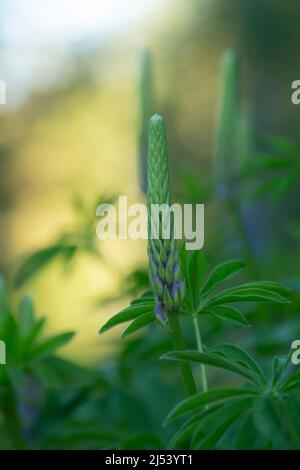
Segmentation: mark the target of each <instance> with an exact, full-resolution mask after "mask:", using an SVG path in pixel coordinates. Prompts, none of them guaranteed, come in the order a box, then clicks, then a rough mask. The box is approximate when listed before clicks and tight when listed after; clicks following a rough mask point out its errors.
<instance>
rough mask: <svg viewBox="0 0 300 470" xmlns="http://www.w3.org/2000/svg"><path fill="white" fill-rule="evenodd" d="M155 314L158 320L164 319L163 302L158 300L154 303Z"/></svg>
mask: <svg viewBox="0 0 300 470" xmlns="http://www.w3.org/2000/svg"><path fill="white" fill-rule="evenodd" d="M155 315H156V317H157V318H158V320H160V321H164V320H165V309H164V304H163V302H158V303H157V304H156V305H155Z"/></svg>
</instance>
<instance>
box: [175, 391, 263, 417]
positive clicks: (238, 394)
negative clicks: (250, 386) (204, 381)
mask: <svg viewBox="0 0 300 470" xmlns="http://www.w3.org/2000/svg"><path fill="white" fill-rule="evenodd" d="M255 395H256V392H254V391H251V390H239V389H235V388H228V389H220V390H210V391H208V392H204V393H201V394H199V395H193V396H192V397H189V398H187V399H186V400H183V401H182V402H181V403H179V404H178V405H177V406H176V407H175V408H174V409H173V410H172V411H171V412H170V413H169V415H168V416H167V418H166V423H167V422H170V421H172V420H174V419H177V418H180V417H181V416H183V415H185V414H186V413H190V412H195V411H196V410H199V408H202V407H203V406H205V405H209V404H211V403H216V402H220V401H226V400H229V399H233V398H245V397H249V396H255Z"/></svg>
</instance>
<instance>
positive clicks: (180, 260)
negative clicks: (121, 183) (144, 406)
mask: <svg viewBox="0 0 300 470" xmlns="http://www.w3.org/2000/svg"><path fill="white" fill-rule="evenodd" d="M147 184H148V188H147V197H148V231H149V236H148V257H149V278H150V285H151V291H147V292H145V293H144V294H143V295H141V296H140V297H139V298H137V299H134V300H133V301H132V302H131V304H130V306H129V307H127V308H125V309H124V310H122V311H121V312H119V313H117V314H116V315H114V316H113V317H112V318H110V319H109V320H108V321H107V322H106V323H105V324H104V325H103V326H102V328H101V329H100V333H104V332H106V331H107V330H109V329H111V328H113V327H115V326H117V325H120V324H123V323H127V322H129V321H131V323H129V325H128V326H127V327H126V328H125V330H124V331H123V333H122V337H123V338H124V337H127V336H128V335H130V334H132V333H135V332H137V331H139V330H140V329H141V328H143V327H146V326H147V325H150V324H151V323H153V322H155V321H156V322H158V324H159V325H162V326H163V327H164V328H165V329H166V331H167V332H168V333H169V334H171V336H172V339H173V344H174V347H175V351H171V352H169V353H167V354H165V355H164V356H163V357H162V359H164V360H168V361H169V360H172V361H177V362H178V364H179V366H180V369H181V373H182V377H183V383H184V386H185V390H186V394H187V395H188V397H187V398H186V399H185V400H184V401H183V402H181V403H180V404H179V405H177V406H176V407H175V408H174V410H173V411H172V412H171V413H170V415H169V417H168V420H167V422H168V421H169V420H171V419H172V420H173V419H175V418H177V417H181V416H185V415H187V417H188V420H187V421H186V422H185V423H184V424H183V426H182V427H181V428H180V429H179V430H178V431H177V433H176V435H175V436H174V438H173V439H172V440H171V442H170V444H169V447H172V448H173V447H175V448H177V447H180V446H182V445H184V446H185V448H193V449H194V448H196V449H210V448H215V447H216V446H217V444H218V442H219V440H220V439H221V438H222V437H223V434H224V433H226V431H227V430H228V429H229V428H230V427H231V426H232V425H233V424H235V423H236V422H238V420H239V419H246V420H247V419H249V420H251V426H252V427H253V429H254V432H256V428H255V426H256V424H255V423H256V422H255V420H258V421H257V422H259V419H258V418H257V416H258V417H259V415H260V412H261V411H260V410H261V409H262V408H264V407H267V408H268V407H271V408H272V410H273V407H275V408H276V413H279V418H280V420H281V419H283V420H284V419H285V417H284V416H283V415H284V413H286V410H284V411H282V406H281V405H282V404H281V402H280V400H281V396H282V398H284V399H286V400H288V401H289V400H290V401H289V405H290V406H294V404H293V403H292V401H291V400H292V398H291V397H289V396H287V395H286V384H289V383H290V382H291V383H292V384H293V387H295V388H297V387H299V384H300V382H299V380H298V375H299V374H298V373H296V374H294V375H290V378H286V369H287V366H288V364H289V362H288V361H289V360H288V359H287V360H285V361H284V367H281V360H280V359H278V358H275V361H274V366H273V370H274V376H273V378H272V379H271V380H269V379H268V378H267V376H266V375H265V373H264V372H263V371H262V369H261V368H260V366H259V365H258V364H257V363H256V362H255V360H254V359H253V358H251V357H250V356H249V355H248V354H247V353H246V352H245V351H243V350H242V349H241V348H239V347H236V346H234V345H232V344H225V345H220V346H217V347H215V348H213V349H211V350H210V351H209V350H208V349H207V347H206V346H203V344H202V338H201V335H200V328H199V320H200V319H203V320H204V319H205V317H206V316H208V315H210V316H213V317H215V318H217V319H219V320H222V321H226V322H230V323H232V324H233V325H235V326H239V327H248V326H249V323H248V320H247V319H246V317H245V316H244V314H243V313H242V312H241V311H240V306H241V305H242V304H243V303H249V302H263V303H267V302H271V303H283V304H284V303H287V302H289V301H288V299H287V294H288V291H287V289H286V288H285V287H283V286H282V285H280V284H278V283H276V282H271V281H257V282H247V283H242V284H239V285H235V286H231V287H228V285H227V286H224V285H223V283H224V282H227V281H228V280H229V279H230V278H232V277H233V276H234V275H236V274H237V273H238V272H239V271H240V270H241V269H242V268H243V267H244V266H245V265H244V263H243V262H242V261H240V260H231V261H227V262H224V263H221V264H219V265H218V266H216V267H215V269H213V271H212V272H211V273H210V274H208V275H206V268H205V261H204V257H203V254H202V251H200V250H197V251H188V250H186V249H185V246H184V244H182V247H181V248H180V250H179V249H178V247H177V244H176V240H175V237H174V224H173V221H172V220H171V215H170V214H171V211H167V214H169V216H168V218H167V219H165V218H162V217H159V218H157V217H156V218H152V212H151V208H152V207H153V205H159V206H160V207H162V206H164V207H167V208H168V207H169V206H170V204H171V196H170V181H169V170H168V152H167V139H166V131H165V127H164V121H163V118H162V117H161V116H158V115H154V116H153V117H152V118H151V119H150V123H149V138H148V183H147ZM165 224H169V227H170V238H169V239H168V238H165V237H164V236H163V235H164V234H165V233H166V232H165V231H164V230H165V228H166V227H165ZM167 233H168V232H167ZM153 235H154V236H153ZM233 304H238V308H236V307H235V306H233ZM181 316H182V317H185V318H188V317H189V318H191V319H192V321H193V325H194V329H195V336H196V346H197V347H196V349H195V350H186V346H185V341H184V338H183V335H182V331H181V327H180V322H179V318H180V317H181ZM194 364H198V365H199V366H200V377H201V383H199V385H200V390H199V391H197V389H198V386H197V385H198V384H197V381H195V377H194V373H193V369H192V367H193V365H194ZM207 366H209V367H217V368H221V369H224V370H226V371H230V372H232V373H235V374H237V375H239V376H240V377H242V378H244V379H246V380H247V382H248V383H249V384H250V386H249V388H246V389H243V390H240V389H237V388H231V389H217V390H208V385H207V378H206V367H207ZM284 380H285V382H284ZM282 384H283V385H282ZM282 393H283V395H282ZM278 400H279V401H278ZM293 409H294V408H293ZM280 413H281V414H280ZM253 416H254V417H253ZM253 419H254V421H253ZM252 421H253V422H252ZM246 424H247V425H248V421H247V423H246ZM237 445H238V446H239V447H238V448H241V447H242V445H243V444H242V443H241V442H240V441H239V443H238V444H237ZM266 445H267V444H266ZM287 445H289V444H287ZM293 445H294V444H293V443H292V444H291V447H293Z"/></svg>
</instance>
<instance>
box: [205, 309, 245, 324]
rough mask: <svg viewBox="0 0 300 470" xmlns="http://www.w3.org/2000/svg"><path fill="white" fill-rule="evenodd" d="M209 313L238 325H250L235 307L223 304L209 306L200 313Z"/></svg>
mask: <svg viewBox="0 0 300 470" xmlns="http://www.w3.org/2000/svg"><path fill="white" fill-rule="evenodd" d="M205 313H210V314H211V315H214V316H215V317H217V318H220V319H221V320H225V321H229V322H231V323H235V324H236V325H239V326H250V325H249V323H248V321H247V319H246V318H245V317H244V315H243V314H242V313H241V312H239V311H238V310H237V309H236V308H234V307H231V306H228V305H227V306H225V305H218V306H213V307H211V308H207V309H204V310H203V311H202V312H201V314H205Z"/></svg>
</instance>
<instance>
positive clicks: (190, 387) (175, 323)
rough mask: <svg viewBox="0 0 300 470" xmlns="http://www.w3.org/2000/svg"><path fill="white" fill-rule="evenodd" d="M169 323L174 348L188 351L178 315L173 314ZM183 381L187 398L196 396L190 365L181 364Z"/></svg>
mask: <svg viewBox="0 0 300 470" xmlns="http://www.w3.org/2000/svg"><path fill="white" fill-rule="evenodd" d="M169 322H170V327H171V335H172V339H173V344H174V347H175V349H176V350H177V351H184V350H185V349H186V347H185V343H184V339H183V337H182V334H181V329H180V323H179V318H178V315H177V314H176V313H171V314H170V315H169ZM179 366H180V370H181V375H182V380H183V384H184V388H185V392H186V395H187V396H190V395H194V394H195V393H197V389H196V385H195V380H194V376H193V372H192V369H191V366H190V365H189V364H188V363H184V362H181V363H180V364H179Z"/></svg>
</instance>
